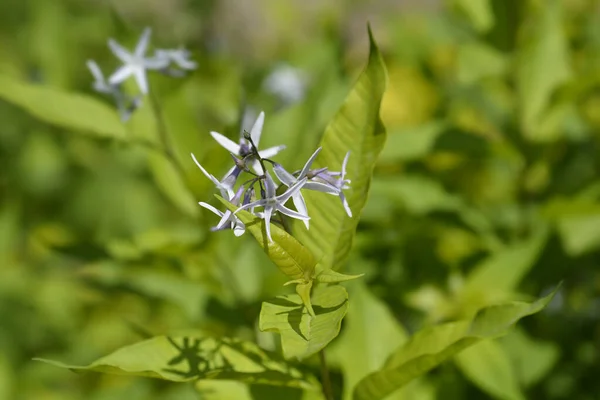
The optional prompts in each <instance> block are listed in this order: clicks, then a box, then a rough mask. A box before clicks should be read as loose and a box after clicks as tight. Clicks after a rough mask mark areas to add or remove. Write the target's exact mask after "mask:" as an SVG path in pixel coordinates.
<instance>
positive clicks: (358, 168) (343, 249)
mask: <svg viewBox="0 0 600 400" xmlns="http://www.w3.org/2000/svg"><path fill="white" fill-rule="evenodd" d="M369 38H370V54H369V62H368V64H367V67H366V69H365V70H364V71H363V72H362V73H361V75H360V76H359V78H358V81H357V82H356V84H355V85H354V88H353V89H352V90H351V92H350V93H349V94H348V96H347V97H346V100H345V101H344V104H343V105H342V107H341V109H340V110H339V111H338V112H337V114H336V115H335V117H334V118H333V120H332V121H331V122H330V123H329V125H328V126H327V128H326V130H325V133H324V135H323V138H322V139H321V144H320V146H321V147H322V148H323V150H322V151H321V153H320V154H319V157H318V158H317V160H316V161H315V168H321V167H328V168H329V169H330V170H332V171H334V170H339V169H340V168H341V165H342V160H343V159H344V157H345V155H346V152H348V151H350V158H349V161H348V166H347V172H348V175H347V176H348V179H351V180H352V184H351V189H349V190H346V191H345V193H346V198H347V200H348V204H349V205H350V208H351V210H352V213H353V217H352V218H350V217H348V216H347V215H346V212H345V211H344V208H343V207H342V204H341V202H340V199H339V198H338V197H336V196H326V195H323V193H317V192H311V191H307V192H306V193H305V194H304V196H305V200H306V204H307V207H308V210H309V212H310V215H311V221H310V230H307V229H306V228H305V227H304V225H303V224H298V223H296V224H295V225H294V234H295V236H296V237H297V238H298V239H299V240H300V242H302V243H303V244H304V245H305V246H306V247H308V248H309V249H310V251H311V252H312V253H313V254H314V255H315V256H316V257H317V259H319V260H322V261H321V262H322V263H323V266H324V267H325V268H332V269H335V270H337V269H339V268H340V267H341V266H342V265H343V264H344V263H345V262H346V259H347V257H348V252H349V251H350V248H351V247H352V240H353V237H354V233H355V230H356V226H357V224H358V219H359V217H360V214H361V211H362V209H363V207H364V205H365V202H366V199H367V196H368V193H369V185H370V181H371V176H372V173H373V167H374V165H375V162H376V160H377V156H378V155H379V152H380V151H381V149H382V148H383V144H384V142H385V137H386V132H385V128H384V127H383V125H382V123H381V120H380V118H379V108H380V103H381V98H382V96H383V92H384V91H385V87H386V79H387V76H386V70H385V65H384V63H383V59H382V57H381V54H380V53H379V50H378V48H377V45H376V44H375V41H374V39H373V35H372V34H371V31H370V29H369Z"/></svg>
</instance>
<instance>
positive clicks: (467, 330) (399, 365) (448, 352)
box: [354, 288, 558, 400]
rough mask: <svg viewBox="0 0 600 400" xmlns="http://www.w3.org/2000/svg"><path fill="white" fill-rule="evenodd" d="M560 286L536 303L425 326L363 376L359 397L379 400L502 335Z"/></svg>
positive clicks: (503, 306) (357, 399)
mask: <svg viewBox="0 0 600 400" xmlns="http://www.w3.org/2000/svg"><path fill="white" fill-rule="evenodd" d="M556 290H558V288H557V289H555V291H554V292H552V293H550V294H549V295H547V296H545V297H542V298H540V299H538V300H537V301H534V302H532V303H527V302H509V303H504V304H499V305H495V306H490V307H486V308H484V309H482V310H480V311H479V312H478V313H477V315H476V316H475V317H474V318H473V319H472V320H464V321H457V322H450V323H445V324H440V325H437V326H433V327H430V328H427V329H424V330H422V331H420V332H418V333H417V334H415V336H413V337H412V339H411V340H409V341H408V342H407V343H406V344H405V345H404V346H402V347H401V348H399V349H398V350H397V351H396V352H395V353H394V354H393V355H392V356H391V357H390V358H389V359H388V361H387V362H386V364H385V365H384V367H383V368H382V369H380V370H379V371H377V372H374V373H372V374H370V375H368V376H367V377H365V378H364V379H363V380H361V381H360V382H359V383H358V385H357V386H356V388H355V390H354V399H355V400H378V399H383V398H385V397H386V396H387V395H389V394H391V393H393V392H394V391H396V390H398V389H400V388H401V387H403V386H404V385H406V384H407V383H409V382H410V381H412V380H413V379H415V378H417V377H419V376H421V375H423V374H425V373H427V372H428V371H430V370H431V369H432V368H434V367H436V366H437V365H439V364H441V363H442V362H444V361H446V360H448V359H449V358H450V357H452V356H454V355H456V354H458V353H459V352H461V351H462V350H464V349H466V348H468V347H470V346H472V345H474V344H476V343H478V342H480V341H481V340H483V339H489V338H495V337H499V336H502V335H503V334H505V333H506V331H507V330H508V329H509V328H510V327H511V326H512V325H514V324H515V323H516V322H517V321H518V320H519V319H521V318H523V317H526V316H528V315H531V314H534V313H537V312H539V311H540V310H542V309H543V308H544V307H545V306H546V305H547V304H548V303H549V302H550V300H551V299H552V297H553V296H554V294H555V293H556Z"/></svg>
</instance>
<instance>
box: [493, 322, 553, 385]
mask: <svg viewBox="0 0 600 400" xmlns="http://www.w3.org/2000/svg"><path fill="white" fill-rule="evenodd" d="M500 342H501V343H502V345H503V347H504V348H505V349H506V352H507V354H508V356H509V357H510V359H511V361H512V363H513V365H515V370H516V373H517V377H518V378H519V382H521V384H522V385H523V386H525V387H529V386H532V385H535V384H536V383H538V382H539V381H540V380H541V379H542V378H543V377H544V376H546V374H547V373H548V372H550V370H552V368H553V367H554V365H555V364H556V362H557V361H558V359H559V356H560V350H559V347H558V345H557V344H556V343H552V342H545V341H541V340H536V339H534V338H531V337H529V336H528V335H527V334H526V333H525V331H524V330H523V329H515V330H513V331H512V332H511V333H510V334H508V335H506V336H505V337H503V338H502V339H500Z"/></svg>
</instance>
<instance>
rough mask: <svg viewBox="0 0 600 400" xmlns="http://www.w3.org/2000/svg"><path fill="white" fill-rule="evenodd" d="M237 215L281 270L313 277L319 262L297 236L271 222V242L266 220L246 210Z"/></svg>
mask: <svg viewBox="0 0 600 400" xmlns="http://www.w3.org/2000/svg"><path fill="white" fill-rule="evenodd" d="M215 196H216V197H217V198H218V199H219V200H220V201H221V202H222V203H223V204H224V205H225V206H227V208H229V210H231V211H232V212H233V211H236V210H237V209H238V207H236V206H234V205H233V204H231V203H230V202H228V201H227V200H225V199H223V198H222V197H220V196H218V195H215ZM236 216H237V217H238V218H239V219H240V221H242V222H243V223H244V225H246V230H248V231H249V232H250V233H251V234H252V236H254V237H255V238H256V240H257V241H258V244H259V245H260V246H261V247H262V248H263V250H264V251H265V253H267V255H268V256H269V258H270V259H271V261H273V262H274V263H275V265H277V268H279V269H280V270H281V272H283V273H284V274H286V275H287V276H289V277H290V278H292V279H294V280H296V279H299V280H304V281H310V280H311V279H312V275H313V272H314V269H315V266H316V264H317V262H316V260H315V258H314V257H313V255H312V253H311V252H310V251H309V250H308V249H307V248H306V247H304V246H303V245H302V243H300V242H299V241H298V240H296V238H294V237H293V236H292V235H290V234H289V233H287V232H286V231H285V230H283V229H281V228H279V227H278V226H277V225H275V224H271V238H272V239H273V241H272V242H271V241H269V238H268V237H267V233H266V230H265V221H264V220H262V219H261V218H258V217H257V216H255V215H253V214H251V213H250V212H248V211H245V210H240V211H239V212H238V213H237V214H236Z"/></svg>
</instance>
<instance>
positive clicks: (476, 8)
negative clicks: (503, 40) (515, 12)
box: [455, 0, 494, 32]
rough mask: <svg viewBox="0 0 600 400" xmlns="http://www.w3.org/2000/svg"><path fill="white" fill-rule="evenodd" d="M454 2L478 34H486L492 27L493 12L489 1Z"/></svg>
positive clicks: (469, 0)
mask: <svg viewBox="0 0 600 400" xmlns="http://www.w3.org/2000/svg"><path fill="white" fill-rule="evenodd" d="M455 2H456V4H457V5H458V6H459V7H460V8H461V9H462V10H463V11H464V12H465V13H466V14H467V16H468V17H469V19H470V20H471V23H472V24H473V26H474V27H475V29H477V30H478V31H479V32H487V31H488V30H490V28H492V27H493V26H494V12H493V10H492V4H491V2H490V0H455Z"/></svg>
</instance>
